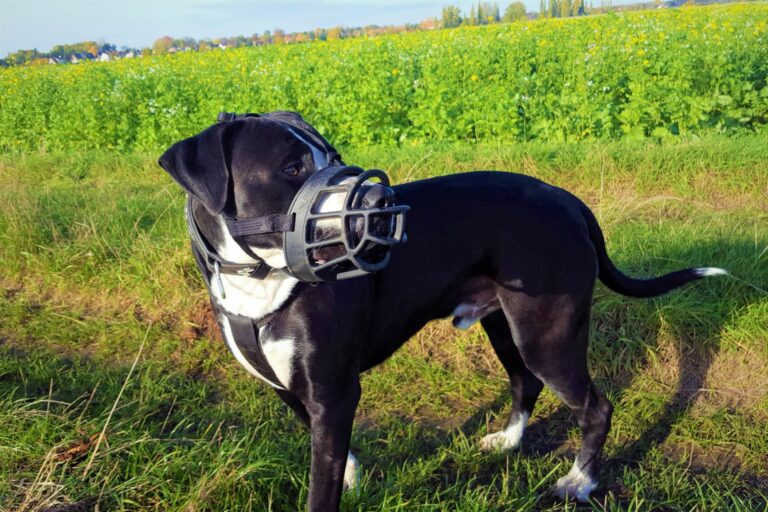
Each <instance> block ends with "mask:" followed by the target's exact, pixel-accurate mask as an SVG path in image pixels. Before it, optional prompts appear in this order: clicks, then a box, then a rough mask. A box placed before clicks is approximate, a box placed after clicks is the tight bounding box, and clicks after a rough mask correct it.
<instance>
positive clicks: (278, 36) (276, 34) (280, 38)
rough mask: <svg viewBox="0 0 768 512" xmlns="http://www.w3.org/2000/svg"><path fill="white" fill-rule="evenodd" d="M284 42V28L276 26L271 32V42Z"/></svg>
mask: <svg viewBox="0 0 768 512" xmlns="http://www.w3.org/2000/svg"><path fill="white" fill-rule="evenodd" d="M284 42H285V30H283V29H281V28H276V29H275V30H274V31H273V32H272V43H273V44H283V43H284Z"/></svg>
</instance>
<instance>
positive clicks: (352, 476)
mask: <svg viewBox="0 0 768 512" xmlns="http://www.w3.org/2000/svg"><path fill="white" fill-rule="evenodd" d="M359 483H360V463H359V462H358V461H357V458H355V456H354V455H352V452H349V453H348V454H347V466H346V467H345V468H344V487H343V489H344V490H345V491H351V490H355V489H357V487H358V485H359Z"/></svg>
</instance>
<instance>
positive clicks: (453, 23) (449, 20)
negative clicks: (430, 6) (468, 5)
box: [440, 5, 461, 28]
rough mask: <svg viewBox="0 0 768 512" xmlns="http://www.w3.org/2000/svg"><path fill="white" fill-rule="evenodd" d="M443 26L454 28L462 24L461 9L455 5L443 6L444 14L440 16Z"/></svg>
mask: <svg viewBox="0 0 768 512" xmlns="http://www.w3.org/2000/svg"><path fill="white" fill-rule="evenodd" d="M440 19H441V21H442V25H443V28H454V27H458V26H459V25H461V9H459V8H458V7H456V6H454V5H449V6H448V7H443V16H442V17H441V18H440Z"/></svg>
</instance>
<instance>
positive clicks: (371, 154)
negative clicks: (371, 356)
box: [0, 3, 768, 512]
mask: <svg viewBox="0 0 768 512" xmlns="http://www.w3.org/2000/svg"><path fill="white" fill-rule="evenodd" d="M515 26H516V27H517V29H516V30H515V29H513V28H512V26H498V27H485V28H482V29H475V28H469V29H460V30H456V31H443V32H435V33H429V34H427V33H419V34H414V35H409V36H407V37H400V36H398V37H386V38H380V39H372V40H352V41H340V42H335V43H328V44H318V45H297V46H291V47H271V48H262V49H251V50H244V51H240V50H238V51H227V52H217V53H207V54H199V55H198V54H185V55H176V56H173V57H163V58H158V59H150V60H147V61H121V62H118V63H109V64H106V65H102V64H94V65H87V66H80V67H78V66H71V67H55V68H53V67H52V68H50V69H49V68H44V69H13V70H7V71H2V72H0V107H1V108H0V148H2V154H0V261H2V265H0V510H1V511H8V512H11V511H14V512H16V511H19V512H31V511H43V510H58V511H74V510H93V509H97V510H102V511H103V510H137V511H138V510H156V511H168V510H178V511H222V510H233V511H234V510H238V511H240V510H243V511H259V512H260V511H264V510H274V511H284V510H298V509H301V508H302V507H303V504H304V503H305V501H306V496H307V485H308V471H307V470H308V464H309V436H308V433H307V432H306V431H305V430H304V429H303V428H302V426H301V425H300V424H299V422H298V421H297V420H296V419H294V417H293V413H291V412H290V411H289V410H288V408H287V407H286V406H284V405H283V404H282V402H281V401H280V400H279V399H278V398H277V396H275V394H274V393H273V392H272V391H271V390H270V389H269V388H268V387H267V386H266V385H263V384H261V383H259V382H257V381H255V380H254V379H253V378H251V377H249V376H248V374H247V373H246V372H245V371H244V370H243V369H242V368H241V367H240V366H239V365H238V364H237V362H236V361H235V360H234V358H233V357H232V356H231V354H230V353H229V352H228V351H227V349H226V347H225V346H224V343H223V342H222V340H221V339H220V337H219V334H218V333H217V329H216V327H215V322H214V321H213V319H212V317H211V315H210V311H209V308H208V305H207V302H208V300H207V296H206V295H205V292H204V287H203V283H202V280H201V279H200V276H199V273H198V271H197V269H196V267H195V265H194V262H193V260H192V256H191V253H190V251H189V246H188V240H187V235H186V227H185V225H184V221H183V215H182V211H183V202H184V196H183V193H182V191H181V190H180V189H179V188H178V186H177V185H175V184H174V183H173V182H172V181H171V179H170V178H169V177H168V176H167V175H166V174H165V173H164V172H163V171H162V170H161V169H160V168H159V167H158V165H157V164H156V160H157V156H158V154H159V151H160V150H162V149H164V147H165V145H166V144H169V143H171V142H173V141H175V140H177V139H179V138H181V137H184V136H188V135H191V134H193V133H194V132H195V131H196V130H197V129H199V128H202V127H204V126H207V125H209V124H210V122H211V120H212V119H214V118H215V114H216V112H218V110H230V111H232V110H237V111H241V112H242V111H262V110H269V109H275V108H295V109H298V110H300V111H302V113H304V114H305V115H306V117H307V118H308V119H309V120H310V121H312V122H313V123H314V124H316V125H317V126H319V127H320V128H321V129H322V130H323V132H324V133H325V134H326V135H328V136H329V138H330V139H331V140H332V142H334V143H335V144H336V145H337V146H338V147H339V149H340V150H341V152H342V154H343V155H344V157H345V160H346V161H347V162H348V163H353V164H356V165H360V166H362V167H378V168H382V169H386V170H387V171H388V172H389V173H390V175H391V176H392V178H393V181H395V182H406V181H410V180H415V179H420V178H425V177H429V176H435V175H441V174H445V173H452V172H459V171H467V170H476V169H501V170H510V171H516V172H522V173H525V174H530V175H533V176H536V177H538V178H541V179H544V180H546V181H548V182H550V183H553V184H555V185H558V186H562V187H564V188H567V189H568V190H571V191H572V192H574V193H576V194H577V195H578V196H580V197H581V198H582V199H584V201H585V202H586V203H587V204H588V205H589V206H590V207H591V208H592V209H593V211H594V212H595V214H596V216H597V218H598V219H599V221H600V223H601V225H602V227H603V230H604V232H605V235H606V239H607V243H608V250H609V254H610V255H611V257H612V259H613V261H614V262H615V263H616V264H617V266H619V268H621V269H623V270H625V271H626V272H627V273H629V274H631V275H634V276H650V275H656V274H660V273H663V272H667V271H671V270H675V269H678V268H683V267H690V266H702V265H708V266H718V267H724V268H727V269H729V270H730V271H731V273H732V275H731V276H728V277H720V278H711V279H708V280H705V281H702V282H698V283H694V284H692V285H690V286H688V287H686V288H684V289H681V290H678V291H675V292H673V293H671V294H669V295H667V296H664V297H660V298H657V299H651V300H634V299H629V298H626V297H622V296H619V295H617V294H614V293H612V292H610V291H609V290H607V289H606V288H604V287H603V286H602V285H598V286H597V288H596V293H595V300H594V307H593V312H594V314H593V318H592V324H591V340H592V342H591V348H590V369H591V371H592V374H593V376H594V377H595V380H596V382H597V384H598V386H599V387H600V388H601V389H603V390H604V391H605V392H606V394H607V395H608V397H609V398H610V399H611V400H612V402H613V403H614V405H615V406H616V412H615V415H614V420H613V425H612V429H611V432H610V434H609V437H608V441H607V444H606V451H605V452H606V453H605V459H606V460H605V464H604V467H603V469H602V471H601V473H600V477H599V482H600V488H599V490H598V491H597V492H596V494H595V495H594V499H593V501H592V502H591V503H590V504H589V505H586V506H582V507H576V506H575V505H573V504H570V503H568V504H563V503H561V502H558V501H556V500H555V499H554V498H553V497H552V496H551V495H550V494H549V493H548V492H547V490H548V488H549V487H550V486H551V485H552V484H553V483H554V482H555V480H556V479H557V478H558V477H559V476H561V475H562V474H564V473H566V472H567V470H568V469H569V468H570V465H571V463H572V460H573V455H574V453H575V449H576V447H577V446H578V442H579V438H580V433H579V430H578V428H576V425H575V421H574V419H573V417H572V416H571V414H570V413H569V412H568V411H567V409H566V408H565V407H563V406H562V405H561V404H560V402H559V401H558V400H557V399H556V398H555V396H554V395H553V394H551V393H550V392H549V391H545V392H544V394H543V395H542V398H541V399H540V401H539V405H538V406H537V410H536V412H535V413H534V416H533V418H532V420H531V426H530V427H529V429H528V430H527V431H526V434H525V437H524V439H523V447H522V449H521V450H520V451H516V452H511V453H506V454H483V453H481V452H480V451H479V450H478V448H477V442H478V441H479V439H480V438H481V437H482V436H483V435H484V434H485V433H487V432H489V431H491V430H496V429H498V428H499V427H501V426H502V424H503V422H504V419H505V416H506V414H507V412H508V411H509V406H510V404H509V401H510V397H509V393H508V391H507V382H506V377H505V375H504V372H503V369H502V368H501V366H500V364H499V363H498V362H497V360H496V358H495V356H494V355H493V353H492V350H491V348H490V345H489V343H488V340H487V339H486V337H485V335H484V334H483V332H482V330H481V329H480V328H479V327H478V326H476V327H473V328H472V329H470V330H469V331H467V332H461V331H456V330H454V329H453V328H451V327H450V323H449V322H447V321H438V322H433V323H431V324H430V325H428V326H427V328H426V329H425V330H424V331H422V332H421V333H419V334H418V335H416V336H415V337H414V339H412V340H411V341H410V342H409V343H408V344H406V346H405V347H404V348H403V349H402V350H401V351H399V352H398V353H397V354H396V355H395V356H394V357H393V358H392V359H390V360H389V361H387V362H386V363H385V364H384V365H382V366H381V367H379V368H375V369H373V370H372V371H370V372H368V373H367V374H366V375H364V377H363V397H362V400H361V404H360V407H359V409H358V415H357V418H356V422H355V429H354V431H353V438H352V447H353V451H354V452H355V453H356V455H357V456H358V458H359V459H360V462H361V464H362V469H363V472H362V487H361V489H360V491H359V492H357V493H348V494H346V495H345V497H344V501H343V507H342V509H343V510H359V511H368V510H381V511H391V510H408V511H410V510H419V511H443V510H461V511H487V510H493V511H507V510H531V511H533V510H551V511H556V510H574V509H577V508H578V509H593V510H617V511H618V510H637V511H646V510H701V511H709V510H718V511H719V510H738V511H741V510H744V511H752V510H768V436H766V434H765V430H766V427H765V425H766V424H768V373H767V372H766V368H768V200H767V199H766V198H768V133H766V131H765V122H766V119H768V87H766V72H767V71H768V40H767V39H768V5H766V4H764V3H763V4H744V5H734V6H728V7H721V6H715V7H711V8H694V9H680V10H675V11H669V12H644V13H638V14H632V15H627V16H613V15H608V16H600V17H590V18H587V19H582V20H571V21H562V20H553V21H545V22H537V23H526V24H517V25H515ZM662 36H663V37H662ZM662 39H663V41H662ZM592 40H595V41H597V44H596V45H595V46H594V47H590V45H591V44H592V43H591V42H590V41H592ZM572 41H575V42H576V43H575V44H571V42H572ZM481 43H482V44H481ZM601 43H602V44H601ZM626 48H629V49H630V50H631V51H629V50H626ZM582 50H583V51H582ZM640 50H642V51H644V52H646V53H644V54H639V51H640ZM579 52H581V53H579ZM584 52H587V54H588V55H589V58H588V59H586V60H585V55H586V54H585V53H584ZM342 56H346V57H345V58H342ZM518 57H519V58H518ZM523 57H525V58H523ZM526 59H527V60H526ZM641 59H642V60H641ZM645 60H649V64H647V65H646V64H645ZM577 62H579V63H583V65H582V64H579V65H576V63H577ZM275 63H279V64H280V65H281V66H282V69H283V71H284V73H282V74H280V75H279V76H278V75H277V74H275V73H272V72H271V71H270V67H269V66H271V65H274V64H275ZM526 66H528V67H526ZM530 66H535V67H536V73H535V74H536V79H535V80H533V82H535V84H534V85H531V84H530V83H529V82H530V80H529V81H526V80H524V79H523V78H520V80H521V81H520V82H515V81H513V80H517V78H516V77H524V76H528V77H532V76H533V74H530V73H529V74H528V75H524V74H520V70H521V69H529V70H530V69H531V68H530ZM558 70H559V71H558ZM654 70H656V71H654ZM395 71H396V72H395ZM306 76H312V77H313V79H312V80H304V81H302V80H299V77H306ZM349 76H355V77H357V78H356V79H355V80H354V81H349V80H347V78H348V77H349ZM472 77H477V78H476V79H473V78H472ZM502 78H503V80H502ZM415 81H418V83H419V84H420V85H419V87H415V86H414V83H415ZM590 81H592V83H593V85H594V84H599V85H600V91H602V92H600V93H597V92H596V90H593V89H592V85H589V86H588V85H587V84H588V83H589V82H590ZM566 84H569V85H567V86H566ZM527 87H529V88H527ZM603 87H608V89H607V90H603ZM510 91H513V92H514V94H511V93H510ZM515 94H519V97H517V98H516V97H515ZM595 94H597V95H595ZM523 96H526V97H527V98H528V99H527V100H523ZM497 100H498V101H497ZM507 101H509V102H511V103H509V104H507V103H505V102H507ZM522 101H526V102H529V101H530V104H531V107H530V109H528V107H525V108H523V110H520V108H521V107H520V105H521V103H519V102H522ZM494 102H496V103H494ZM526 104H527V103H526ZM397 105H399V107H397V108H395V106H397ZM501 110H506V111H507V112H508V113H509V114H510V115H509V116H506V117H505V116H499V115H498V112H499V111H501ZM601 112H602V113H601ZM529 114H530V116H529ZM526 127H527V128H526Z"/></svg>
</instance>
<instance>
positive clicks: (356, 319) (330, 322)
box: [160, 113, 726, 511]
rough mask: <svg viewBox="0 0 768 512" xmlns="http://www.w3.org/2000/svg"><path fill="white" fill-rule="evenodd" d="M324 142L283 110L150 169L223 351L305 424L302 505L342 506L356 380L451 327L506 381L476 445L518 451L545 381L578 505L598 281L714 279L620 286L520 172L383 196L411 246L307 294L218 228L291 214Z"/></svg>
mask: <svg viewBox="0 0 768 512" xmlns="http://www.w3.org/2000/svg"><path fill="white" fill-rule="evenodd" d="M280 116H281V117H280ZM329 148H330V149H329ZM331 149H332V148H331V147H330V146H329V145H327V143H325V141H323V139H322V138H321V137H320V136H319V135H318V134H317V132H315V131H314V130H313V129H312V128H311V127H309V126H308V125H305V124H303V121H302V120H301V118H300V117H299V116H298V115H296V114H290V113H280V115H279V116H278V117H249V118H245V119H235V120H231V121H230V122H225V123H220V124H217V125H214V126H212V127H210V128H208V129H207V130H205V131H203V132H202V133H200V134H198V135H196V136H194V137H191V138H189V139H186V140H184V141H182V142H179V143H178V144H176V145H174V146H173V147H171V148H170V149H169V150H168V151H166V153H165V154H164V155H163V156H162V157H161V159H160V164H161V165H162V167H163V168H164V169H165V170H166V171H168V172H169V173H170V174H171V176H173V178H174V179H175V180H176V181H178V182H179V183H180V184H181V185H182V186H183V187H184V188H185V189H186V190H187V192H189V194H190V196H191V198H192V199H191V200H190V203H189V209H190V211H189V214H190V215H191V216H192V217H193V219H194V222H192V224H193V225H194V226H193V228H192V231H193V237H197V238H198V240H197V247H198V249H196V256H197V258H198V263H199V264H200V267H201V269H202V271H203V273H204V274H205V276H206V281H207V283H208V285H209V291H210V295H211V299H212V302H213V304H214V307H215V309H216V310H217V311H218V312H219V313H220V314H219V321H220V325H221V328H222V332H223V334H224V337H225V339H226V340H227V344H228V345H229V348H230V349H231V350H232V352H233V353H234V355H235V357H236V358H237V359H238V360H239V361H240V362H241V363H242V364H243V365H244V366H245V367H246V368H247V369H248V370H249V371H250V372H251V373H253V374H254V375H256V376H258V377H260V378H262V379H264V380H266V381H267V382H268V383H269V384H270V385H271V386H273V387H274V388H275V389H276V391H277V394H278V395H279V396H280V398H282V399H283V400H284V401H285V402H286V403H287V404H288V405H289V406H290V407H291V408H292V409H293V410H294V411H295V412H296V414H297V415H298V416H299V418H300V419H301V420H302V421H303V422H304V423H306V424H307V425H308V426H309V428H310V429H311V439H312V442H311V445H312V446H311V448H312V466H311V473H310V490H309V504H308V508H309V510H313V511H319V510H336V509H337V508H338V506H339V500H340V495H341V492H342V487H343V486H344V485H346V486H352V485H354V483H355V476H356V472H357V462H356V460H355V459H354V457H353V456H352V455H351V453H349V444H350V435H351V432H352V422H353V419H354V415H355V409H356V407H357V404H358V400H359V398H360V380H359V374H360V372H363V371H365V370H368V369H369V368H372V367H374V366H376V365H377V364H379V363H381V362H382V361H384V360H385V359H386V358H387V357H389V356H390V355H391V354H392V353H393V352H394V351H395V350H397V348H398V347H400V345H401V344H403V343H404V342H405V341H406V340H408V338H410V337H411V336H412V335H413V334H414V333H416V332H417V331H418V330H419V329H421V328H422V326H424V324H426V323H427V322H429V321H430V320H432V319H436V318H443V317H447V316H453V317H454V320H453V321H454V325H456V326H457V327H460V328H467V327H469V326H470V325H472V324H473V323H474V322H477V321H480V322H481V323H482V326H483V328H484V329H485V331H486V332H487V334H488V337H489V338H490V341H491V344H492V345H493V348H494V350H495V351H496V354H497V355H498V356H499V359H500V360H501V362H502V364H503V365H504V368H505V369H506V371H507V373H508V374H509V379H510V385H511V390H512V396H513V409H512V414H511V416H510V418H509V423H508V426H507V427H506V428H505V429H504V430H503V431H501V432H496V433H493V434H489V435H487V436H485V437H484V438H483V439H482V440H481V441H480V447H481V448H482V449H484V450H492V449H511V448H515V447H516V446H518V444H519V442H520V439H521V437H522V435H523V430H524V428H525V425H526V422H527V420H528V418H529V417H530V415H531V413H532V412H533V409H534V405H535V404H536V399H537V397H538V395H539V393H540V391H541V390H542V387H543V386H544V385H545V384H546V385H547V386H549V387H550V388H551V389H552V390H553V391H554V392H555V393H556V394H557V395H558V396H559V397H560V398H561V399H562V400H563V401H564V402H565V404H566V405H567V406H568V407H569V408H570V409H571V410H572V411H573V412H574V414H575V415H576V418H577V420H578V423H579V426H580V427H581V429H582V433H583V443H582V446H581V449H580V451H579V453H578V455H577V457H576V460H575V462H574V465H573V468H572V469H571V471H570V472H569V473H568V474H567V475H565V476H563V477H562V478H560V479H559V480H558V481H557V484H556V485H555V492H556V493H557V494H558V495H559V496H561V497H564V496H566V495H567V496H570V497H571V498H575V499H578V500H580V501H583V500H586V499H587V498H588V497H589V494H590V493H591V492H592V491H593V490H594V489H595V487H596V485H597V484H596V474H597V464H598V458H599V456H600V453H601V450H602V447H603V444H604V442H605V438H606V435H607V433H608V430H609V427H610V421H611V413H612V409H613V407H612V406H611V403H610V402H609V401H608V400H607V399H606V398H605V396H604V395H603V394H602V393H601V392H600V391H599V390H598V389H597V388H596V387H595V386H594V384H593V383H592V380H591V379H590V376H589V372H588V371H587V341H588V340H587V338H588V333H589V315H590V305H591V299H592V290H593V287H594V284H595V280H596V279H597V278H598V277H599V278H600V280H601V281H602V282H603V283H605V285H606V286H608V287H609V288H610V289H612V290H614V291H616V292H619V293H622V294H624V295H629V296H633V297H652V296H656V295H660V294H663V293H665V292H668V291H670V290H672V289H674V288H676V287H678V286H681V285H683V284H685V283H688V282H690V281H693V280H695V279H699V278H701V277H704V276H709V275H717V274H724V273H726V272H725V271H724V270H721V269H715V268H695V269H688V270H682V271H678V272H673V273H670V274H667V275H665V276H662V277H659V278H655V279H649V280H638V279H632V278H630V277H627V276H625V275H624V274H622V273H621V272H620V271H619V270H617V269H616V267H614V265H613V264H612V263H611V260H610V259H609V257H608V255H607V254H606V250H605V243H604V240H603V235H602V232H601V230H600V227H599V226H598V223H597V221H596V220H595V217H594V216H593V214H592V213H591V212H590V210H589V209H588V208H587V207H586V206H585V205H584V203H582V202H581V201H580V200H579V199H578V198H576V197H575V196H573V195H571V194H570V193H568V192H566V191H565V190H562V189H559V188H556V187H553V186H551V185H547V184H546V183H543V182H541V181H539V180H537V179H534V178H531V177H527V176H522V175H519V174H512V173H506V172H472V173H466V174H456V175H451V176H444V177H439V178H432V179H427V180H421V181H417V182H413V183H408V184H405V185H399V186H397V187H394V190H395V195H396V198H397V202H398V203H399V204H405V205H409V206H410V207H411V210H410V212H409V214H408V229H407V231H408V237H409V240H408V242H407V243H405V244H403V245H401V246H397V247H395V248H393V249H392V251H391V260H390V262H389V264H388V265H387V266H386V267H385V268H384V269H383V270H381V271H379V272H377V273H374V274H370V275H368V276H367V277H359V278H355V279H350V280H345V281H338V282H331V283H326V284H322V285H320V286H310V285H308V284H306V283H303V282H299V281H298V280H297V279H295V278H293V277H292V276H290V275H289V274H288V273H286V272H283V271H280V269H283V268H284V267H285V266H286V261H285V258H284V254H283V250H282V235H279V234H276V233H273V234H260V235H251V236H246V237H243V239H240V240H235V239H234V238H233V237H232V236H230V233H229V231H228V229H227V225H226V224H225V220H224V218H225V217H228V218H251V217H259V216H265V215H269V214H275V213H280V214H283V213H285V212H287V211H288V208H289V206H290V204H291V202H292V200H293V198H294V196H295V195H296V193H297V191H298V190H299V188H300V187H301V185H302V183H304V182H305V181H306V180H307V179H308V177H309V176H311V175H312V174H313V173H315V172H316V171H318V170H319V169H321V168H324V167H326V166H328V165H329V164H331V163H336V164H338V162H331V160H334V158H335V157H336V156H337V155H336V154H335V153H334V152H333V151H330V150H331ZM339 162H340V160H339ZM197 227H199V232H197V233H195V231H196V229H197ZM330 228H331V229H333V226H330ZM336 229H338V226H336ZM201 239H202V240H201ZM201 243H203V244H205V246H206V247H208V248H209V249H208V250H201V249H199V247H200V245H199V244H201ZM211 254H215V255H218V257H220V258H221V259H222V260H227V261H229V262H234V264H235V267H236V266H237V264H240V265H241V266H248V265H250V266H251V268H248V269H247V272H245V274H246V275H238V273H237V272H240V273H241V274H243V272H242V271H241V270H238V271H230V272H225V271H224V270H221V272H220V269H219V267H217V266H216V265H218V263H215V264H214V265H213V266H211V261H212V260H210V259H206V258H209V257H214V258H215V256H211ZM326 256H327V257H328V258H331V257H333V255H326ZM318 257H320V258H324V256H323V255H322V254H320V255H319V256H318ZM260 262H261V265H260ZM264 263H265V264H266V265H265V264H264ZM253 267H258V268H261V269H262V271H261V272H260V275H258V276H256V277H258V278H254V277H253V276H251V275H250V274H248V273H249V272H251V271H252V269H253ZM263 269H267V272H264V271H263ZM230 270H231V269H230ZM224 313H226V314H224ZM242 319H244V321H241V320H242ZM249 330H250V333H249V332H248V331H249ZM254 341H255V344H254Z"/></svg>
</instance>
